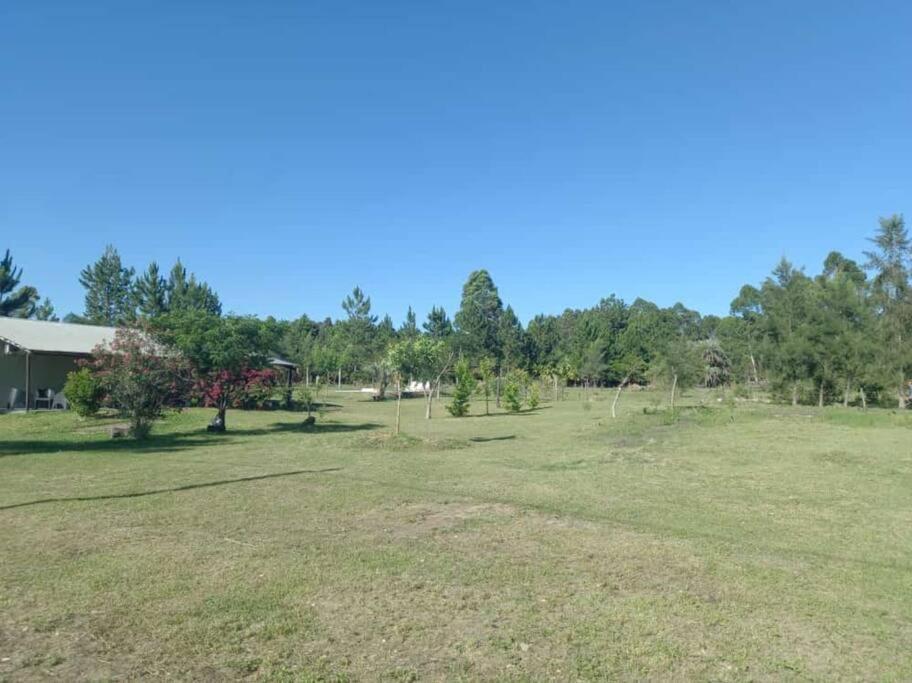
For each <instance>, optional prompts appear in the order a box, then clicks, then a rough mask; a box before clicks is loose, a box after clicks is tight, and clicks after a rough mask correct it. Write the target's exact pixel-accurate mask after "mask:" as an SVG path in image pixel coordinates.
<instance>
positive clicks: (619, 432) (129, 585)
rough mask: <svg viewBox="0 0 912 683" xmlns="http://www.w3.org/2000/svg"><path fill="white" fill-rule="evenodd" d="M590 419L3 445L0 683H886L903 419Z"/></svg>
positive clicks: (643, 398)
mask: <svg viewBox="0 0 912 683" xmlns="http://www.w3.org/2000/svg"><path fill="white" fill-rule="evenodd" d="M574 396H575V393H574ZM593 398H594V399H595V400H591V401H587V402H583V401H580V400H566V401H562V402H557V403H546V404H544V405H543V406H542V407H541V408H539V409H538V410H536V411H534V412H527V413H523V414H519V415H506V414H496V415H493V416H490V417H483V416H481V417H478V416H476V417H470V418H465V419H461V420H460V419H455V418H452V417H449V416H448V415H446V414H445V411H444V410H443V409H442V406H438V407H436V408H435V412H436V416H435V418H434V419H433V420H432V421H430V422H427V421H425V420H424V419H423V417H422V415H421V414H422V411H423V402H422V401H420V400H414V401H407V402H404V407H403V429H404V431H405V432H406V434H405V435H402V436H400V437H392V436H390V428H391V424H392V421H393V417H394V410H395V405H394V403H392V402H388V403H384V404H378V403H373V402H370V401H363V400H362V399H361V397H360V396H356V395H351V394H330V395H329V400H330V401H332V402H333V403H334V405H333V406H331V407H330V410H329V411H328V412H327V413H326V415H325V416H324V417H323V418H321V419H320V420H319V421H318V423H317V426H316V427H315V428H314V429H313V430H310V431H306V430H302V429H300V428H299V426H298V425H299V423H300V421H301V419H302V416H301V415H300V414H295V413H284V412H273V413H267V412H263V413H256V412H248V413H242V412H240V411H233V412H229V415H228V426H229V430H230V432H229V433H228V434H226V435H221V436H220V435H210V434H207V433H205V430H204V427H205V424H206V422H207V420H208V418H209V417H210V416H211V415H210V412H209V411H197V410H191V411H187V412H184V413H181V414H177V415H172V416H169V417H168V419H167V420H166V421H164V422H163V423H161V424H159V425H157V426H156V431H155V436H154V438H153V439H152V440H151V441H150V442H149V443H148V444H145V445H142V446H137V444H135V443H133V442H130V441H126V440H111V439H109V438H108V437H107V434H106V432H105V431H104V429H103V425H104V421H97V420H80V419H78V418H77V417H75V416H74V415H72V414H59V413H58V414H47V413H45V414H40V413H36V414H31V415H6V416H0V680H4V679H10V680H19V679H29V678H47V677H52V676H53V677H56V678H59V679H62V680H73V679H90V680H98V679H114V678H118V679H119V678H130V679H133V678H140V677H151V678H165V677H172V678H181V679H198V678H226V677H227V678H240V677H250V678H253V679H266V680H358V679H368V680H378V679H382V680H391V681H409V680H427V679H430V680H441V679H467V680H477V679H486V680H490V679H499V680H514V679H515V680H525V679H535V680H541V679H559V680H566V679H570V680H573V679H605V678H609V679H611V678H623V679H642V678H652V679H661V680H667V679H707V680H708V679H711V680H756V679H761V680H762V679H766V680H770V679H777V680H778V679H783V678H786V679H817V680H833V679H837V678H851V679H864V680H909V679H910V678H912V661H910V655H909V652H912V415H906V414H897V413H894V412H891V411H873V410H872V411H869V412H867V413H864V414H862V413H860V412H855V411H844V410H842V409H838V408H831V409H825V410H816V409H813V408H800V409H794V410H793V409H791V408H787V407H780V406H768V405H762V404H746V403H742V404H739V405H738V406H737V407H736V408H735V409H734V412H733V411H732V409H731V408H730V407H729V406H727V405H725V404H724V403H720V402H718V401H716V400H715V398H714V397H712V396H709V395H703V394H694V395H693V396H690V397H689V399H690V405H689V406H685V407H684V408H683V409H682V410H681V411H679V413H678V415H677V416H676V418H675V419H670V416H669V415H667V414H665V413H662V412H658V413H655V414H646V413H645V412H644V410H643V409H644V408H650V410H649V411H648V412H649V413H652V410H651V407H652V406H653V405H654V403H655V399H656V396H655V395H654V394H650V393H648V392H641V393H630V394H629V395H625V397H624V398H623V399H622V402H621V417H620V418H619V419H618V420H612V419H611V418H610V416H609V410H610V398H611V396H610V394H609V393H605V394H595V395H594V397H593ZM697 402H702V403H704V404H705V405H702V406H701V405H695V404H696V403H697ZM473 410H474V412H475V413H477V412H479V411H483V404H482V403H476V404H475V405H474V406H473Z"/></svg>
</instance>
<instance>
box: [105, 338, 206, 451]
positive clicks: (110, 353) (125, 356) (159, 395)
mask: <svg viewBox="0 0 912 683" xmlns="http://www.w3.org/2000/svg"><path fill="white" fill-rule="evenodd" d="M90 368H91V370H92V373H93V374H94V375H95V376H96V377H97V378H99V380H100V383H101V386H102V387H103V388H104V392H105V395H106V398H107V401H108V402H109V403H110V404H111V405H112V406H113V407H114V408H117V409H118V410H119V411H120V412H121V414H123V415H125V416H126V417H127V418H129V420H130V434H131V436H133V437H134V438H136V439H145V438H146V437H148V436H149V432H150V431H151V429H152V423H153V422H154V421H155V420H157V419H158V418H160V417H161V415H162V412H163V410H164V408H165V406H166V405H168V404H169V403H170V402H173V401H174V399H175V398H176V397H178V396H180V395H181V394H182V390H183V385H184V383H185V382H187V381H188V379H189V373H188V372H187V365H186V362H185V361H184V359H183V358H182V357H181V356H180V355H178V354H175V353H172V352H170V351H169V350H168V349H164V348H162V346H161V345H160V344H157V343H155V342H154V341H153V339H152V337H151V336H150V335H149V334H147V333H146V332H145V331H143V330H140V329H130V328H120V329H118V330H117V332H116V333H115V336H114V340H113V341H112V342H111V343H110V344H109V345H106V346H100V347H98V348H96V349H95V351H94V352H93V353H92V360H91V361H90Z"/></svg>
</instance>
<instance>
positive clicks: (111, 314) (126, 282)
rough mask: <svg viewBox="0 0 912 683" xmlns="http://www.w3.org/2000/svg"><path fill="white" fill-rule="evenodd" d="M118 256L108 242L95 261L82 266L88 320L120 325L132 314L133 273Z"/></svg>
mask: <svg viewBox="0 0 912 683" xmlns="http://www.w3.org/2000/svg"><path fill="white" fill-rule="evenodd" d="M134 272H135V271H134V270H133V269H132V268H127V267H126V266H124V265H123V263H122V262H121V260H120V254H118V253H117V249H115V248H114V247H113V246H111V245H108V246H107V247H105V250H104V253H103V254H102V255H101V258H99V259H98V260H97V261H96V262H95V263H93V264H92V265H89V266H86V267H85V268H83V270H82V273H80V275H79V283H80V284H81V285H82V286H83V287H85V290H86V293H85V314H84V317H85V319H86V321H87V322H89V323H93V324H95V325H112V326H113V325H123V324H124V323H126V322H129V321H130V320H132V319H133V318H134V308H133V274H134Z"/></svg>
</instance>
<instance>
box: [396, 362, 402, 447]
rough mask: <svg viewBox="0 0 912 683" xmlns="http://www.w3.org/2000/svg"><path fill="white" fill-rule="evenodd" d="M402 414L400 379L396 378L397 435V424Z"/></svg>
mask: <svg viewBox="0 0 912 683" xmlns="http://www.w3.org/2000/svg"><path fill="white" fill-rule="evenodd" d="M401 416H402V379H401V378H399V377H397V378H396V436H398V435H399V424H400V422H401Z"/></svg>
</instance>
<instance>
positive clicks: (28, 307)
mask: <svg viewBox="0 0 912 683" xmlns="http://www.w3.org/2000/svg"><path fill="white" fill-rule="evenodd" d="M21 279H22V268H16V266H15V264H14V263H13V257H12V256H11V255H10V251H9V249H7V250H6V254H5V255H4V257H3V259H2V260H0V318H29V317H31V316H32V314H33V313H34V312H35V304H36V303H37V302H38V290H36V289H35V288H34V287H19V282H20V280H21ZM17 288H18V289H17Z"/></svg>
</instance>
